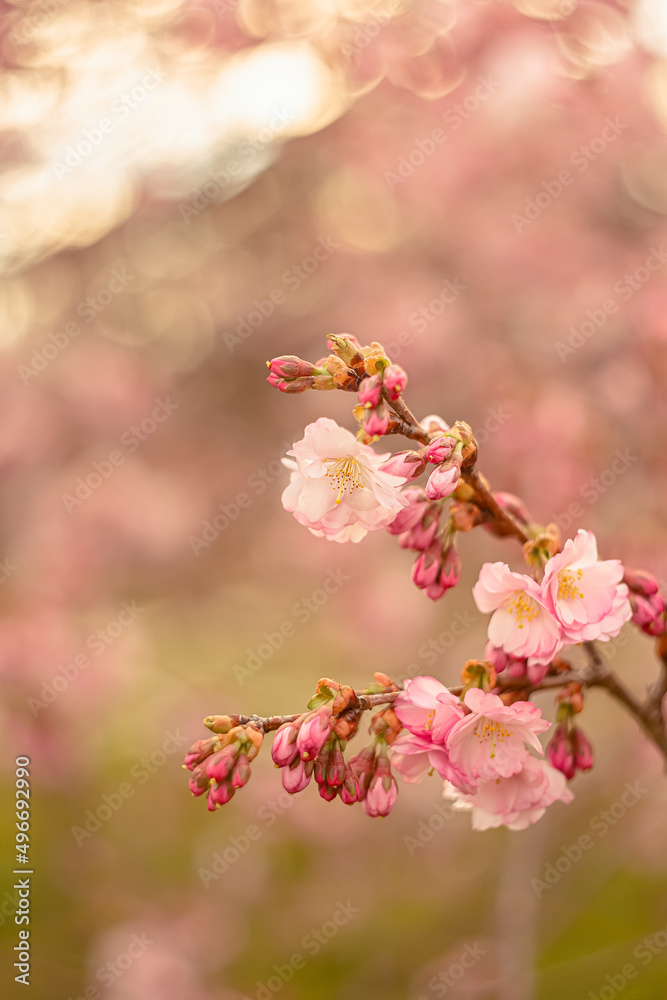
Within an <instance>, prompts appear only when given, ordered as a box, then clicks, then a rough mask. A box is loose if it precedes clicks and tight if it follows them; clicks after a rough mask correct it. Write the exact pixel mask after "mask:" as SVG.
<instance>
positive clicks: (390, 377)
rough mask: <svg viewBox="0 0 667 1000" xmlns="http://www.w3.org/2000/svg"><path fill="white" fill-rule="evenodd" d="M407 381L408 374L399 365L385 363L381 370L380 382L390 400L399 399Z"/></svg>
mask: <svg viewBox="0 0 667 1000" xmlns="http://www.w3.org/2000/svg"><path fill="white" fill-rule="evenodd" d="M407 383H408V376H407V375H406V373H405V372H404V371H403V369H402V368H401V367H400V366H399V365H387V367H386V368H385V369H384V371H383V372H382V384H383V385H384V391H385V392H386V394H387V398H388V399H390V400H391V401H392V402H394V403H395V402H396V400H398V399H400V397H401V394H402V393H403V392H404V391H405V387H406V385H407Z"/></svg>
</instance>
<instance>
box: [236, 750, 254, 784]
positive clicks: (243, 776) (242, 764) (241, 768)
mask: <svg viewBox="0 0 667 1000" xmlns="http://www.w3.org/2000/svg"><path fill="white" fill-rule="evenodd" d="M250 774H251V771H250V761H249V760H248V758H247V756H246V755H245V754H244V753H242V754H239V756H238V757H237V759H236V763H235V764H234V770H233V771H232V788H243V786H244V785H247V783H248V781H249V780H250Z"/></svg>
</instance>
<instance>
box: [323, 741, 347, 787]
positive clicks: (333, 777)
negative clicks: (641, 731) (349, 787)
mask: <svg viewBox="0 0 667 1000" xmlns="http://www.w3.org/2000/svg"><path fill="white" fill-rule="evenodd" d="M344 780H345V757H344V756H343V751H342V750H341V749H340V747H337V748H336V749H335V750H334V751H333V752H332V754H331V760H330V762H329V767H328V769H327V784H328V785H331V787H332V788H337V787H338V786H339V785H342V784H343V781H344Z"/></svg>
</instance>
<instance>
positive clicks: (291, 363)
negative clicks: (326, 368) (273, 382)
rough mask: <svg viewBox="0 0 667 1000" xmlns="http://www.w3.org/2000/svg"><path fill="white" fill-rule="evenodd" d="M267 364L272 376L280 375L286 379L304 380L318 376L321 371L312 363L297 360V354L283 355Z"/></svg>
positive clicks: (300, 359)
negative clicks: (307, 377)
mask: <svg viewBox="0 0 667 1000" xmlns="http://www.w3.org/2000/svg"><path fill="white" fill-rule="evenodd" d="M266 364H267V367H268V368H269V371H270V372H271V374H272V375H279V376H280V377H281V378H286V379H293V378H302V377H303V376H304V375H317V374H319V371H320V369H319V368H316V367H315V365H313V364H311V363H310V361H304V360H303V359H302V358H297V357H296V355H295V354H283V355H282V357H280V358H273V359H272V360H271V361H267V362H266Z"/></svg>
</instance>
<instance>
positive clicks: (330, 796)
mask: <svg viewBox="0 0 667 1000" xmlns="http://www.w3.org/2000/svg"><path fill="white" fill-rule="evenodd" d="M319 793H320V796H321V797H322V798H323V799H325V800H326V801H327V802H333V800H334V799H335V798H336V796H337V795H338V789H337V788H332V787H331V785H327V784H326V783H325V784H322V785H320V786H319Z"/></svg>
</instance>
